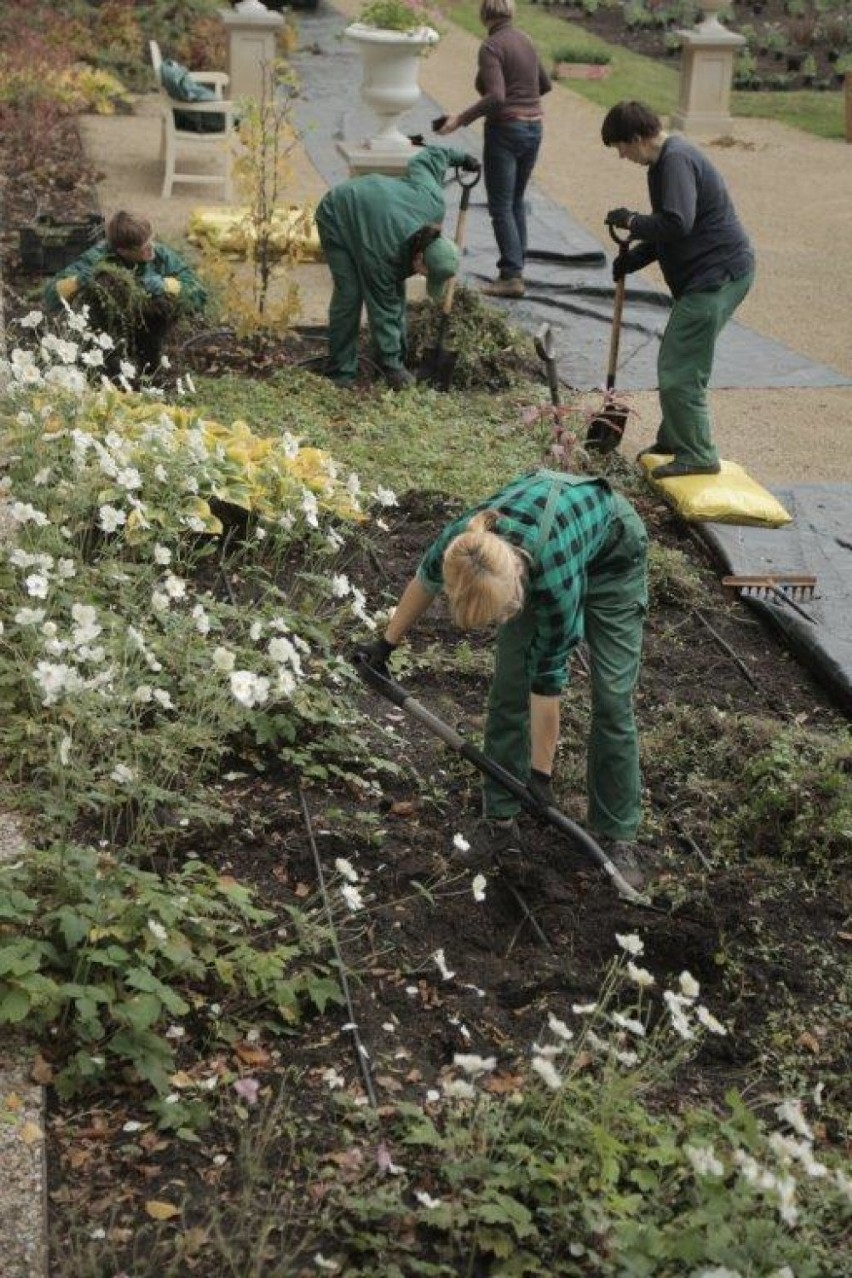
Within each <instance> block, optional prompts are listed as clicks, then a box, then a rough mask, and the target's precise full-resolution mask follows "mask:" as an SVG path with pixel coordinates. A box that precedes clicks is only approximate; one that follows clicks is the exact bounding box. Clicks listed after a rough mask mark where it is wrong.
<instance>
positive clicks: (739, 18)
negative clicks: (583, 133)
mask: <svg viewBox="0 0 852 1278" xmlns="http://www.w3.org/2000/svg"><path fill="white" fill-rule="evenodd" d="M646 8H647V9H648V11H649V13H650V15H651V18H652V21H653V25H648V26H628V24H627V21H626V15H625V8H624V7H623V6H621V5H616V6H608V5H600V6H599V7H598V8H597V9H596V10H595V12H594V13H588V12H586V11H585V10H584V8H583V7H582V5H580V4H571V3H569V4H553V5H551V6H550V11H551V12H557V13H561V14H563V15H564V17H565V18H566V19H568V21H570V22H571V23H573V24H576V25H577V26H579V27H582V28H583V29H584V30H585V31H590V32H592V34H594V35H596V36H600V38H601V39H602V40H606V41H607V43H609V44H615V45H622V46H624V47H625V48H628V49H630V50H631V51H632V52H633V53H641V54H643V55H644V56H645V57H648V58H664V59H675V58H677V57H679V56H680V47H679V43H678V36H679V28H682V27H686V28H688V27H689V26H690V23H688V22H685V21H684V20H683V19H682V18H680V19H676V18H675V17H673V16H670V15H671V14H672V13H673V8H672V7H670V6H667V5H665V4H662V3H661V4H658V5H652V4H648V5H647V6H646ZM696 10H697V6H696ZM730 26H731V29H732V30H733V31H736V32H737V33H739V34H740V35H744V36H745V37H746V38H747V39H748V41H749V53H750V55H751V57H752V58H753V59H754V66H753V67H751V68H750V69H749V72H748V74H747V75H740V76H738V77H736V83H735V87H736V88H743V89H770V90H773V89H774V90H779V91H783V90H789V89H805V88H814V89H819V90H831V89H840V88H841V87H842V84H843V73H842V72H841V71H838V69H837V63H838V59H839V58H840V57H842V55H843V53H844V52H847V53H848V52H849V51H850V43H852V26H850V25H849V20H848V16H844V15H843V14H842V13H841V12H840V11H839V10H838V11H837V13H836V14H835V15H823V21H822V24H821V25H820V22H819V21H818V20H817V18H816V16H815V15H814V14H797V13H792V14H791V13H790V12H789V11H788V5H787V4H786V3H785V0H735V3H734V18H733V21H732V22H731V23H730Z"/></svg>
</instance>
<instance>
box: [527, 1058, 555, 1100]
mask: <svg viewBox="0 0 852 1278" xmlns="http://www.w3.org/2000/svg"><path fill="white" fill-rule="evenodd" d="M530 1069H532V1071H533V1073H534V1074H538V1076H539V1078H540V1079H541V1080H542V1082H544V1083H546V1084H547V1086H548V1087H549V1088H551V1089H552V1090H553V1091H554V1092H558V1091H559V1089H560V1087H561V1086H562V1082H563V1079H562V1075H561V1074H560V1073H559V1070H558V1069H557V1068H556V1066H555V1065H554V1064H553V1062H552V1061H550V1060H548V1059H547V1058H546V1057H544V1056H534V1057H533V1058H532V1063H531V1065H530Z"/></svg>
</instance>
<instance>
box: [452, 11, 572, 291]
mask: <svg viewBox="0 0 852 1278" xmlns="http://www.w3.org/2000/svg"><path fill="white" fill-rule="evenodd" d="M514 14H515V0H482V4H481V6H480V9H479V17H480V20H481V21H482V24H483V26H485V27H487V29H488V35H487V36H486V38H485V39H484V40H483V42H482V44H481V45H480V49H479V69H478V71H477V73H476V90H477V92H478V93H479V94H480V97H479V101H478V102H475V103H474V104H473V106H469V107H468V108H467V109H466V110H464V111H462V112H461V113H460V114H459V115H453V116H450V117H449V118H448V119H447V120H445V121H444V123H443V124H442V125H441V127H440V128H439V129H438V132H439V133H441V134H447V133H454V132H455V130H456V129H460V128H463V127H464V126H465V125H467V124H471V123H472V122H473V121H474V120H478V119H479V118H480V117H481V116H484V117H485V147H484V151H483V172H484V176H485V190H486V192H487V194H488V212H489V214H490V216H491V222H492V225H493V227H494V238H495V239H496V241H497V249H498V252H499V258H498V260H497V269H498V270H499V272H500V278H499V279H497V280H495V281H494V283H493V284H486V285H485V286H484V287H483V289H482V292H483V293H486V294H488V295H489V296H490V297H523V295H524V260H525V258H526V253H527V217H526V209H525V207H524V195H525V193H526V189H527V185H528V183H529V180H530V178H531V177H532V171H533V169H534V168H535V162H536V160H537V158H538V152H539V148H540V146H541V137H542V120H543V115H542V108H541V99H542V97H543V95H544V94H545V93H549V92H550V90H551V88H552V85H551V83H550V77H549V76H548V74H547V72H546V71H545V70H544V67H543V66H542V65H541V60H540V59H539V56H538V54H537V53H536V50H535V46H534V45H533V43H532V41H531V40H530V38H529V36H527V35H525V34H524V33H523V31H518V30H517V28H516V27H515V26H514V25H513V23H512V19H513V17H514Z"/></svg>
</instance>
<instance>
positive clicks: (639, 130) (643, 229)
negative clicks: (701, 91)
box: [601, 102, 754, 479]
mask: <svg viewBox="0 0 852 1278" xmlns="http://www.w3.org/2000/svg"><path fill="white" fill-rule="evenodd" d="M601 137H602V139H603V143H604V145H605V146H608V147H609V146H614V147H615V148H616V149H617V151H618V154H619V156H620V157H621V159H623V160H631V161H632V162H633V163H634V164H642V165H644V166H645V167H646V168H647V170H648V192H649V194H650V197H651V210H652V211H651V212H650V213H634V212H632V211H631V210H630V209H626V208H615V209H610V211H609V212H608V213H607V215H606V222H607V224H608V225H610V226H615V227H621V228H623V229H626V230H627V231H629V232H630V236H631V239H635V240H638V241H639V243H638V244H637V245H636V246H635V247H633V248H630V249H629V250H628V251H627V252H626V253H624V254H619V255H618V256H617V257H616V259H615V261H614V263H613V278H614V279H615V280H619V279H621V278H623V276H624V275H628V274H630V273H632V272H633V271H639V270H641V269H642V267H644V266H648V265H649V264H650V263H651V262H659V264H660V269H661V270H662V272H663V276H664V278H665V281H666V284H667V285H668V287H669V289H670V290H671V294H672V297H673V298H674V303H673V305H672V310H671V314H670V316H669V320H668V323H667V325H666V329H665V332H664V334H663V339H662V343H661V345H660V353H659V356H658V360H657V381H658V385H659V393H660V408H661V412H662V416H661V421H660V425H659V428H658V430H657V439H656V441H655V443H653V444H652V445H651V446H650V447H649V448H644V449H643V450H642V453H640V456H641V455H642V454H644V453H670V454H673V457H672V460H671V461H670V462H666V463H664V464H663V465H660V466H657V467H656V468H655V469H654V470H652V471H651V476H652V478H654V479H671V478H675V477H677V476H679V475H715V474H717V473H718V471H719V469H720V467H719V454H718V451H717V450H716V447H715V445H714V444H713V440H712V432H711V422H710V410H709V405H708V401H707V386H708V383H709V381H710V374H711V372H712V371H713V357H714V354H715V350H716V340H717V338H718V336H719V334H720V333H721V331H722V329H723V328H724V327H725V324H726V323H727V322H728V320H729V319H730V318H731V316H732V315H733V313H734V311H735V310H736V309H737V307H738V306H739V305H740V303H741V302H742V300H743V298H744V297H745V296H746V294H747V293H748V291H749V289H750V288H751V285H752V281H753V280H754V251H753V249H752V247H751V244H750V242H749V238H748V235H747V234H746V232H745V230H744V229H743V227H742V224H741V223H740V220H739V218H738V217H737V214H736V211H735V209H734V206H733V204H732V202H731V198H730V196H729V195H728V192H727V189H726V187H725V183H724V181H723V180H722V177H721V174H720V173H719V172H718V170H717V169H715V168H714V167H713V165H712V164H711V163H710V161H709V160H708V159H707V158H706V156H705V155H704V154H703V153H702V152H701V151H700V150H699V149H698V147H696V146H694V145H693V144H692V143H691V142H687V141H686V140H685V138H681V137H670V136H669V135H668V134H667V133H665V132H664V131H663V128H662V125H661V123H660V119H659V117H658V116H657V115H656V113H655V112H654V111H652V110H651V108H650V107H649V106H646V105H645V104H644V103H642V102H619V103H618V105H617V106H614V107H612V109H611V110H610V111H608V112H607V114H606V116H605V118H604V122H603V125H602V127H601Z"/></svg>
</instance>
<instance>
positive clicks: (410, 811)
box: [390, 799, 417, 817]
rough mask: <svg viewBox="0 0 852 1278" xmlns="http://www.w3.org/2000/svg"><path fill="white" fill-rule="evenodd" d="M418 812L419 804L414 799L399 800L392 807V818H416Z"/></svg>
mask: <svg viewBox="0 0 852 1278" xmlns="http://www.w3.org/2000/svg"><path fill="white" fill-rule="evenodd" d="M416 811H417V803H416V801H415V800H414V799H399V800H398V801H397V802H396V803H392V804H391V806H390V814H391V816H397V817H410V816H414V813H415V812H416Z"/></svg>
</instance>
